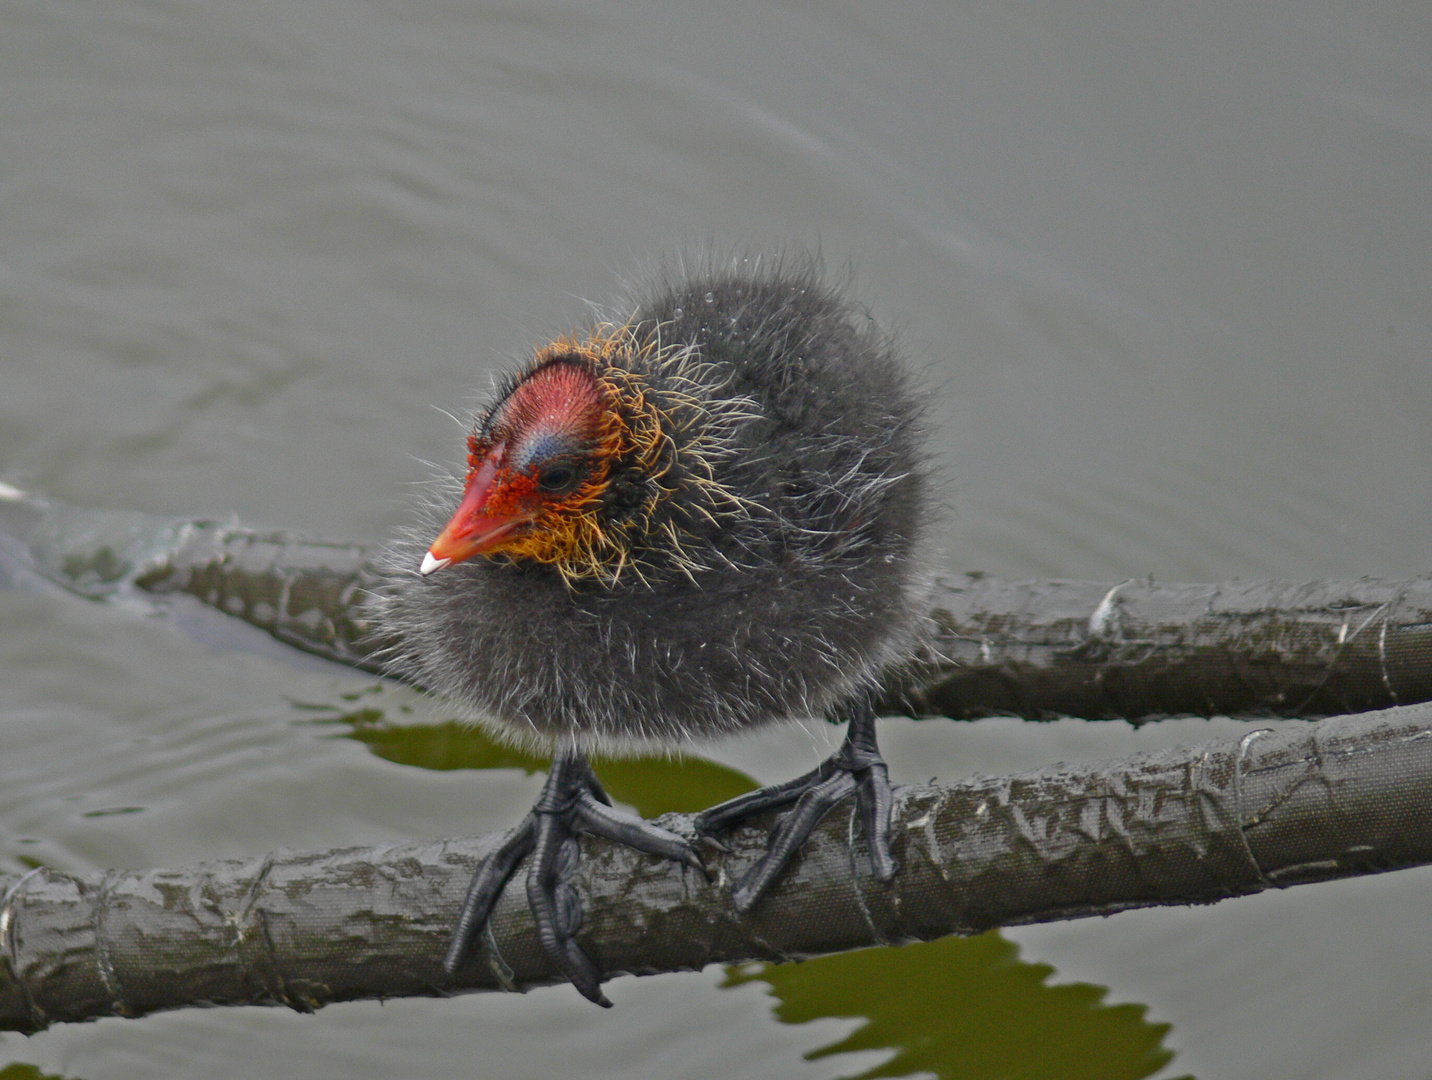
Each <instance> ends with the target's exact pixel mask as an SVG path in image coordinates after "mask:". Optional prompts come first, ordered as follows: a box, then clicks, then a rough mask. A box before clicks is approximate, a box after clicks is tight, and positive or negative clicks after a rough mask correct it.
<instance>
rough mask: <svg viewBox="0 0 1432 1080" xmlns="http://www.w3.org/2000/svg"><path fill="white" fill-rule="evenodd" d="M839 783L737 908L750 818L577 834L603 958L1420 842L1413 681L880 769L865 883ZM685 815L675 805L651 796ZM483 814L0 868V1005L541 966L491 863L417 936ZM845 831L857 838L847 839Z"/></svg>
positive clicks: (211, 994) (317, 996)
mask: <svg viewBox="0 0 1432 1080" xmlns="http://www.w3.org/2000/svg"><path fill="white" fill-rule="evenodd" d="M853 821H854V812H853V810H847V808H846V807H845V806H842V807H840V808H839V809H838V810H837V811H836V812H835V813H833V814H832V815H831V816H830V817H829V818H827V820H826V821H825V822H824V823H823V824H822V826H821V827H820V828H819V829H818V830H817V832H816V834H815V835H814V836H813V837H812V839H811V841H810V842H809V843H808V845H807V846H806V848H805V849H804V851H803V854H802V857H801V859H800V860H799V861H798V863H797V865H796V866H795V867H794V869H793V872H791V873H790V874H789V875H788V876H787V877H786V878H785V879H784V880H782V882H781V883H780V884H779V885H778V886H777V888H776V889H775V891H774V892H773V893H772V894H771V895H770V896H769V897H768V898H767V899H765V900H763V901H762V903H761V904H760V905H759V906H758V907H757V909H756V910H755V911H754V912H753V913H751V914H750V915H748V916H744V917H743V916H740V915H738V914H737V913H736V912H735V910H734V909H733V907H732V906H731V902H730V898H729V894H728V892H727V890H726V889H725V888H724V887H723V886H724V884H725V883H726V882H729V881H730V880H732V879H733V878H734V877H736V876H737V875H739V874H740V873H741V872H742V870H743V869H744V868H745V867H747V866H749V865H750V864H751V863H752V862H753V861H754V860H755V859H756V858H757V857H758V856H759V855H760V853H761V850H762V849H763V847H764V844H765V832H764V830H763V829H760V828H748V829H745V830H742V831H741V832H738V833H735V834H733V835H732V836H731V837H730V841H731V852H730V853H729V854H724V855H723V854H721V853H719V852H717V851H715V850H712V849H709V848H708V849H706V852H705V854H706V858H707V865H708V867H709V868H710V870H711V873H712V880H711V881H709V882H707V881H703V880H702V878H701V876H700V875H699V874H696V873H695V872H694V871H691V870H685V869H683V868H681V867H679V866H677V865H675V864H672V863H668V862H664V861H661V860H657V859H654V858H652V857H649V856H644V855H640V854H638V853H636V852H633V851H631V850H629V849H623V848H616V847H613V846H612V845H610V844H608V843H606V842H605V841H601V840H598V839H596V838H592V837H585V838H584V840H583V843H584V847H585V851H584V857H583V859H582V862H581V868H580V870H579V871H578V873H577V877H576V879H575V882H574V883H575V885H576V887H577V889H578V891H579V893H580V895H581V896H582V897H583V905H584V913H585V918H584V923H583V927H582V930H581V932H580V934H579V940H580V941H581V944H582V947H583V948H584V949H585V950H586V951H587V952H588V954H589V955H590V956H591V957H592V958H593V959H594V960H595V961H596V963H597V964H598V966H599V967H600V968H601V969H602V970H603V971H604V972H606V973H607V974H613V973H616V972H623V971H625V972H635V973H641V974H646V973H653V972H660V971H674V970H682V969H691V968H700V967H702V966H704V965H706V964H710V963H720V962H734V961H741V960H747V959H785V958H790V957H796V956H810V955H816V954H821V953H828V952H835V951H839V950H845V949H851V948H857V947H860V946H865V945H875V944H883V943H890V942H897V941H904V940H910V939H931V938H936V937H940V936H942V935H946V934H956V933H974V932H977V931H980V930H984V929H987V928H989V927H994V926H1004V925H1010V924H1015V923H1030V922H1044V921H1052V920H1058V919H1070V918H1077V917H1079V916H1085V915H1106V914H1110V913H1113V912H1117V911H1120V910H1123V909H1126V908H1131V907H1142V906H1148V905H1156V904H1189V903H1205V902H1212V901H1217V900H1221V899H1224V898H1226V897H1230V896H1238V895H1243V894H1248V893H1256V892H1259V891H1261V890H1263V889H1267V888H1270V887H1282V886H1286V885H1291V884H1296V883H1302V882H1312V881H1322V880H1327V879H1331V878H1339V877H1349V876H1354V875H1358V874H1367V873H1375V872H1378V871H1384V870H1393V869H1397V868H1400V867H1407V866H1413V865H1418V864H1423V863H1427V862H1432V706H1425V705H1419V706H1412V707H1407V708H1399V709H1391V710H1387V711H1384V712H1377V713H1369V714H1364V715H1359V716H1346V717H1338V718H1334V719H1330V720H1324V721H1322V722H1320V723H1317V724H1308V725H1295V726H1284V727H1281V728H1279V729H1277V730H1268V729H1262V730H1256V731H1250V733H1249V734H1248V735H1247V736H1246V737H1244V738H1242V739H1237V740H1222V741H1215V742H1210V743H1207V744H1206V745H1203V746H1200V747H1197V748H1195V749H1193V750H1183V749H1181V750H1171V751H1163V752H1159V753H1154V754H1143V755H1139V756H1136V757H1131V758H1128V759H1127V760H1124V761H1118V762H1106V763H1102V764H1097V765H1089V766H1079V767H1068V766H1054V767H1051V768H1048V769H1044V770H1041V771H1039V772H1034V773H1028V774H1023V775H1019V776H1010V777H999V778H990V777H975V778H971V779H968V780H964V781H960V782H957V783H951V784H940V785H936V786H929V787H912V788H903V789H900V790H899V791H898V792H897V805H896V825H895V830H894V835H895V844H894V853H895V855H896V857H897V858H898V859H899V860H900V862H901V866H902V870H901V873H900V874H898V875H897V876H896V879H895V881H894V882H893V883H892V885H890V886H888V887H886V886H881V885H880V884H878V883H877V882H876V881H875V880H874V879H873V878H872V877H871V875H870V873H869V868H868V866H867V865H866V859H865V855H864V854H863V853H862V854H858V855H856V856H852V855H851V854H850V847H849V845H848V838H849V836H850V835H851V834H852V833H854V834H856V835H857V836H858V834H859V827H858V825H856V824H854V823H853ZM662 822H663V824H665V825H666V826H667V827H668V828H672V829H675V830H677V831H681V832H686V833H688V834H689V832H690V819H689V818H685V817H682V816H680V815H667V816H666V817H665V818H663V819H662ZM497 840H498V837H496V836H489V837H486V838H483V839H477V840H452V841H441V842H428V843H416V844H405V845H398V846H392V847H382V848H350V849H346V850H341V851H331V852H324V853H319V854H293V853H277V854H272V855H268V856H265V857H263V858H257V859H252V860H243V861H228V862H217V863H211V864H207V865H203V866H198V867H194V868H191V869H183V870H148V871H132V872H131V871H125V872H120V871H112V872H110V873H108V874H103V875H90V876H83V875H70V874H63V873H59V872H56V871H49V870H43V871H38V872H35V873H34V874H31V875H27V876H26V877H25V878H22V879H16V878H14V877H11V878H9V879H4V880H0V896H3V900H0V959H3V964H0V1028H3V1029H10V1030H20V1031H34V1030H38V1029H40V1028H43V1027H45V1026H47V1025H49V1024H52V1023H56V1022H61V1021H75V1020H85V1019H90V1018H94V1017H98V1016H108V1015H115V1014H118V1015H122V1016H139V1015H142V1014H145V1013H148V1012H153V1011H155V1010H159V1009H170V1008H179V1007H183V1006H187V1005H197V1004H201V1003H202V1004H285V1005H290V1006H292V1007H294V1008H298V1009H305V1010H306V1009H314V1008H318V1007H320V1006H322V1005H325V1004H328V1003H330V1002H335V1001H345V1000H352V999H357V998H375V997H376V998H384V997H396V996H404V995H439V994H449V993H457V992H465V991H475V990H493V989H498V988H503V987H508V988H515V989H526V988H528V987H532V986H536V985H540V984H543V983H551V982H559V981H561V977H560V976H559V975H558V974H557V973H556V972H555V971H554V970H553V968H552V965H551V963H550V962H549V961H548V959H547V956H546V954H545V953H544V952H543V950H542V949H541V947H540V946H539V945H538V943H537V941H536V939H535V935H534V932H533V926H532V920H531V916H530V913H529V911H528V907H527V903H526V899H525V897H524V895H523V892H524V891H523V890H522V889H521V888H520V887H519V886H514V887H509V888H508V890H507V891H506V894H505V895H504V896H503V898H502V899H501V901H500V902H499V905H498V907H497V910H496V912H495V914H494V917H493V920H492V935H491V940H490V941H489V942H488V943H487V945H486V947H485V951H484V954H483V955H480V956H477V957H475V958H473V959H472V960H471V961H470V962H469V963H468V965H467V966H466V967H465V968H464V969H463V970H462V971H461V972H460V973H459V975H458V976H457V977H456V978H455V979H453V980H448V979H446V978H445V977H444V976H443V974H442V971H441V967H440V961H441V958H442V955H443V950H444V947H445V945H446V942H447V935H448V933H449V930H450V928H451V925H452V922H453V919H454V918H455V916H456V912H457V909H458V906H459V904H460V902H461V899H462V896H463V893H464V891H465V889H466V887H467V882H468V878H469V876H470V874H471V872H472V869H473V866H474V863H475V861H476V860H477V859H478V858H479V857H480V856H481V855H482V854H483V853H484V852H485V851H487V850H488V849H489V848H490V847H491V846H492V845H493V844H494V843H496V842H497ZM857 850H862V851H863V849H861V848H860V847H859V845H857Z"/></svg>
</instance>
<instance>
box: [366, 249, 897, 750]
mask: <svg viewBox="0 0 1432 1080" xmlns="http://www.w3.org/2000/svg"><path fill="white" fill-rule="evenodd" d="M554 364H569V365H572V366H574V367H576V368H578V369H581V370H586V371H588V372H590V373H591V374H592V375H593V376H594V377H595V378H596V379H597V382H598V384H599V386H600V387H601V389H602V393H603V394H604V395H605V398H604V399H603V405H604V407H605V408H608V409H614V410H615V411H617V412H618V413H622V412H625V413H629V414H630V416H629V417H628V418H627V419H626V420H625V421H624V425H625V427H626V428H635V427H639V426H640V425H641V423H642V422H645V423H646V426H647V427H648V428H650V427H651V422H652V421H654V422H655V424H656V425H657V426H659V428H660V430H659V432H658V433H655V434H652V433H650V432H648V435H647V437H646V438H645V439H644V440H639V441H642V442H643V445H644V447H645V449H644V450H642V451H640V452H638V451H636V450H629V451H628V452H626V453H625V454H624V453H623V452H622V450H621V449H620V448H618V449H616V450H613V449H611V448H610V447H608V448H606V449H603V448H602V447H596V448H595V449H593V450H592V451H591V452H592V453H593V454H595V455H602V454H603V453H605V454H606V455H607V457H608V458H609V460H607V461H606V462H601V463H599V464H601V465H602V467H603V480H604V484H603V485H602V486H601V487H600V490H596V491H595V492H590V491H589V492H587V493H586V505H585V507H584V511H583V512H584V513H585V514H586V517H587V519H588V521H589V524H590V525H594V526H595V528H594V529H593V528H589V527H588V528H586V536H585V538H584V539H583V538H578V540H576V541H572V542H573V543H576V544H577V545H578V550H576V551H574V552H568V554H566V555H565V556H559V555H552V556H550V557H549V558H547V559H546V560H544V559H543V558H541V557H540V552H539V557H532V556H530V555H525V554H524V553H523V549H522V548H521V546H520V545H516V544H512V545H509V547H510V548H511V551H510V553H502V552H501V551H499V552H498V553H495V554H493V555H492V556H491V557H488V558H473V559H470V560H467V561H464V562H462V563H461V564H460V565H455V566H452V567H451V568H448V569H445V570H444V572H443V573H442V574H441V575H436V576H434V577H432V578H426V577H418V576H417V575H415V574H414V573H413V572H412V567H413V566H414V565H415V563H416V560H417V557H418V556H419V555H420V552H421V548H420V547H419V546H418V545H419V544H421V545H422V547H426V544H427V542H428V539H429V538H430V537H431V536H432V535H433V534H434V533H435V532H436V531H437V528H438V527H439V526H441V524H442V519H441V518H438V517H433V518H432V519H431V520H430V521H428V522H425V523H424V524H423V526H422V531H421V532H420V533H418V534H417V536H418V537H421V538H422V539H417V538H416V537H415V543H414V545H413V546H412V547H410V548H408V549H405V550H400V551H399V552H398V555H397V558H398V560H399V562H400V567H395V569H399V570H400V572H399V573H398V574H397V575H396V576H395V580H396V582H397V584H396V585H395V586H394V588H393V589H392V590H391V591H390V593H389V594H388V595H387V596H386V597H385V598H384V599H383V600H382V602H381V610H380V612H379V618H380V621H381V622H382V624H383V625H384V626H385V627H386V629H387V630H388V631H389V632H391V633H392V634H393V636H394V638H395V639H396V641H397V642H398V645H397V647H396V650H395V652H394V654H393V655H392V657H391V658H390V662H391V663H392V664H393V666H394V667H395V668H396V669H397V670H398V671H400V672H402V673H403V674H405V675H406V676H408V677H409V678H412V679H414V680H415V681H417V682H419V683H421V684H423V685H425V686H428V687H430V688H432V689H434V690H437V691H440V692H442V693H444V694H447V695H448V696H450V697H452V698H454V699H456V700H457V701H459V702H463V703H466V704H467V705H469V706H471V707H472V708H473V712H474V716H475V718H476V719H478V720H479V721H480V722H483V723H484V724H486V725H488V726H489V727H491V728H492V729H493V730H494V731H495V732H496V733H497V734H498V735H499V736H501V737H505V738H507V739H509V740H511V739H516V740H520V741H524V742H528V743H536V744H538V745H546V746H549V747H554V748H559V749H560V748H571V749H576V750H589V749H594V748H597V747H601V748H602V749H604V750H607V751H612V750H619V749H623V748H649V747H652V746H659V747H678V746H681V745H683V744H687V743H689V742H691V741H692V740H696V739H702V738H705V737H709V736H712V735H718V734H723V733H729V732H734V731H739V730H743V729H748V728H752V727H755V726H758V725H762V724H765V723H768V722H770V721H774V720H781V719H786V718H791V717H812V716H820V715H822V714H823V713H825V712H827V711H828V710H829V709H830V708H831V707H832V706H833V705H835V704H836V703H838V702H839V701H841V700H842V699H844V698H847V697H848V696H850V695H851V694H852V692H854V691H855V690H856V689H857V688H859V687H861V686H869V685H873V684H874V683H875V681H876V680H877V678H878V677H879V675H880V673H881V672H882V670H883V669H884V668H886V667H887V666H888V665H889V664H890V663H891V662H892V661H893V660H896V659H898V658H899V657H900V656H901V655H903V654H904V652H906V651H907V649H908V647H909V644H910V640H911V637H912V631H913V615H912V612H913V611H914V610H915V608H916V605H915V604H914V603H912V597H911V593H912V590H913V589H914V588H915V587H916V582H917V577H918V570H917V565H918V563H917V557H916V544H917V537H918V533H919V530H920V526H921V523H922V522H921V510H920V506H921V499H920V487H921V461H920V450H919V440H918V433H917V430H916V428H917V422H916V408H915V406H914V403H913V401H912V398H911V394H910V391H909V389H908V379H907V376H906V374H905V371H904V369H903V368H902V366H901V364H900V362H899V360H898V359H897V357H896V356H895V354H894V353H893V351H892V349H891V347H890V344H889V342H888V340H887V339H885V338H884V337H882V336H881V335H880V334H879V333H878V332H877V331H876V330H875V329H874V327H873V324H871V323H870V321H869V320H868V318H867V317H866V316H865V315H864V314H863V313H862V312H860V311H859V310H857V309H856V308H855V307H853V306H852V305H851V304H850V303H849V302H848V301H847V300H846V299H845V298H844V297H843V296H842V295H841V294H840V293H839V292H838V291H836V290H834V289H832V288H831V287H829V286H828V285H826V284H825V283H824V282H823V281H822V278H821V276H820V274H819V272H818V268H817V267H816V266H815V265H814V263H813V262H811V261H804V262H801V263H800V264H799V265H797V266H794V267H792V266H790V265H781V264H779V263H774V264H770V265H766V264H762V263H761V262H760V261H759V260H756V259H754V258H752V259H744V260H734V261H733V262H732V263H731V264H730V265H728V266H724V267H723V266H715V267H712V266H708V267H706V268H703V269H702V270H700V271H698V272H695V273H691V274H688V275H685V276H680V277H677V276H674V275H673V276H669V277H667V278H666V279H664V280H662V281H661V282H660V283H659V284H658V286H657V287H656V288H655V289H654V290H653V294H652V295H651V296H650V297H649V298H648V299H645V300H643V301H641V302H639V303H637V304H636V305H634V313H633V314H631V315H630V317H629V319H627V320H626V321H625V322H624V323H621V324H619V325H614V324H598V325H597V326H596V327H595V328H594V329H593V330H592V331H591V332H590V333H589V334H588V335H586V336H583V337H575V338H570V339H562V340H559V341H558V342H556V343H554V344H553V345H550V346H547V347H546V348H544V349H542V350H539V351H538V353H537V355H536V357H535V359H534V360H532V361H531V362H530V363H529V364H528V365H527V367H526V369H525V370H524V371H522V372H521V373H519V375H518V376H517V377H516V378H515V379H513V380H511V381H510V382H509V384H508V385H507V387H506V388H505V390H504V392H502V393H501V394H499V396H498V399H497V401H496V402H495V403H494V404H493V406H492V407H491V408H490V409H489V410H488V411H487V412H486V413H485V414H484V415H483V416H482V417H480V418H479V419H478V422H477V424H476V429H475V432H474V437H473V439H474V442H473V445H474V453H475V454H476V453H480V452H481V451H482V450H484V449H485V448H487V447H488V446H490V445H491V444H492V443H493V442H494V440H495V438H496V437H497V436H498V435H500V434H503V430H502V429H503V428H504V425H506V426H507V427H511V425H512V423H513V418H512V416H511V415H510V414H511V413H513V412H514V411H521V409H522V408H523V403H522V400H521V395H522V394H523V392H524V391H523V385H524V383H525V382H528V383H530V382H535V381H537V380H538V379H540V378H543V377H550V376H542V375H541V374H540V373H542V372H543V371H544V370H547V371H550V369H551V368H552V366H553V365H554ZM534 393H535V391H534ZM553 393H557V394H560V391H553V392H552V393H548V394H546V396H545V397H543V398H542V400H544V401H545V400H547V399H548V398H550V397H552V394H553ZM535 408H536V406H534V407H533V409H528V412H529V413H530V412H533V410H534V409H535ZM508 439H509V441H511V439H512V436H508ZM628 441H629V442H630V441H632V440H628ZM610 442H611V440H608V443H610ZM643 455H644V456H643ZM473 464H474V466H475V465H476V461H475V459H474V462H473ZM578 464H579V467H585V466H581V465H580V462H579V463H578ZM559 479H560V477H559ZM435 510H436V508H435ZM450 510H451V504H450V503H449V504H447V505H445V506H444V507H443V508H442V513H443V514H444V516H445V515H446V513H448V512H450ZM559 510H560V506H559ZM539 527H540V523H533V524H532V525H529V526H526V528H529V529H531V528H539Z"/></svg>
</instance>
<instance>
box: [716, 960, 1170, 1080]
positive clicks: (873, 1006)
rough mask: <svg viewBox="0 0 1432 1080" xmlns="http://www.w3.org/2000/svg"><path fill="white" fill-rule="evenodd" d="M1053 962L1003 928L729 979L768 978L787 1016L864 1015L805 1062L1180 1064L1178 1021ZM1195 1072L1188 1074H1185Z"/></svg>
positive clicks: (1089, 1067)
mask: <svg viewBox="0 0 1432 1080" xmlns="http://www.w3.org/2000/svg"><path fill="white" fill-rule="evenodd" d="M1053 973H1054V969H1053V968H1051V967H1050V966H1049V965H1047V964H1031V963H1029V962H1027V961H1024V960H1021V959H1020V958H1019V948H1018V946H1016V945H1015V944H1014V943H1013V942H1010V941H1007V940H1005V939H1004V938H1003V937H1001V936H1000V935H999V933H998V932H996V931H991V932H990V933H987V934H981V935H980V936H979V937H974V938H943V939H941V940H940V941H932V942H927V943H921V944H915V945H903V946H898V947H892V948H884V949H862V950H860V951H859V952H851V953H841V954H838V955H836V956H822V957H819V958H817V959H814V960H806V961H803V962H801V963H797V964H746V965H743V966H741V967H735V968H731V969H730V970H729V972H728V974H727V978H726V982H725V983H724V984H723V985H725V986H739V985H741V984H743V983H748V982H753V981H755V980H761V981H763V982H766V983H769V984H770V987H771V994H772V995H773V996H774V997H776V998H777V999H778V1000H779V1002H780V1004H778V1005H777V1006H776V1016H777V1018H778V1019H780V1020H781V1021H782V1022H783V1023H787V1024H803V1023H806V1022H808V1021H811V1020H818V1019H822V1018H824V1017H844V1018H863V1019H864V1020H865V1023H864V1024H862V1025H860V1027H858V1028H856V1029H855V1030H854V1031H853V1032H851V1033H850V1034H849V1035H848V1036H846V1037H845V1038H844V1039H842V1040H840V1041H839V1042H835V1043H831V1044H830V1045H829V1046H823V1047H821V1048H819V1049H818V1050H812V1051H811V1052H810V1053H808V1054H807V1055H806V1058H807V1059H816V1058H823V1057H829V1056H831V1055H835V1054H843V1053H849V1052H852V1051H858V1050H885V1049H888V1050H891V1051H893V1055H892V1056H891V1057H890V1058H888V1059H887V1060H886V1061H885V1062H883V1063H882V1064H880V1065H877V1066H875V1067H874V1068H871V1069H869V1070H867V1071H865V1072H862V1073H858V1074H855V1076H856V1077H857V1078H858V1080H868V1078H874V1077H894V1076H911V1075H914V1074H926V1073H929V1074H933V1075H935V1076H938V1077H941V1078H942V1080H943V1078H947V1077H948V1078H956V1077H958V1078H960V1080H986V1078H987V1080H996V1078H998V1080H1026V1078H1027V1080H1034V1078H1050V1080H1054V1078H1058V1080H1136V1078H1139V1077H1146V1076H1151V1075H1153V1074H1154V1073H1156V1072H1158V1071H1159V1070H1160V1069H1162V1068H1163V1067H1164V1066H1165V1065H1167V1064H1168V1063H1169V1062H1170V1061H1172V1060H1173V1051H1172V1050H1168V1049H1166V1048H1165V1047H1164V1046H1163V1041H1164V1038H1165V1036H1167V1034H1168V1032H1169V1028H1170V1025H1169V1024H1154V1023H1150V1022H1149V1021H1148V1020H1147V1019H1145V1015H1144V1014H1145V1011H1146V1010H1145V1008H1144V1006H1142V1005H1105V1004H1104V995H1105V993H1106V992H1107V991H1106V990H1105V989H1104V988H1103V987H1099V986H1091V985H1090V984H1088V983H1066V984H1064V985H1050V984H1049V981H1048V980H1049V977H1050V976H1051V975H1052V974H1053ZM1185 1080H1188V1078H1185Z"/></svg>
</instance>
